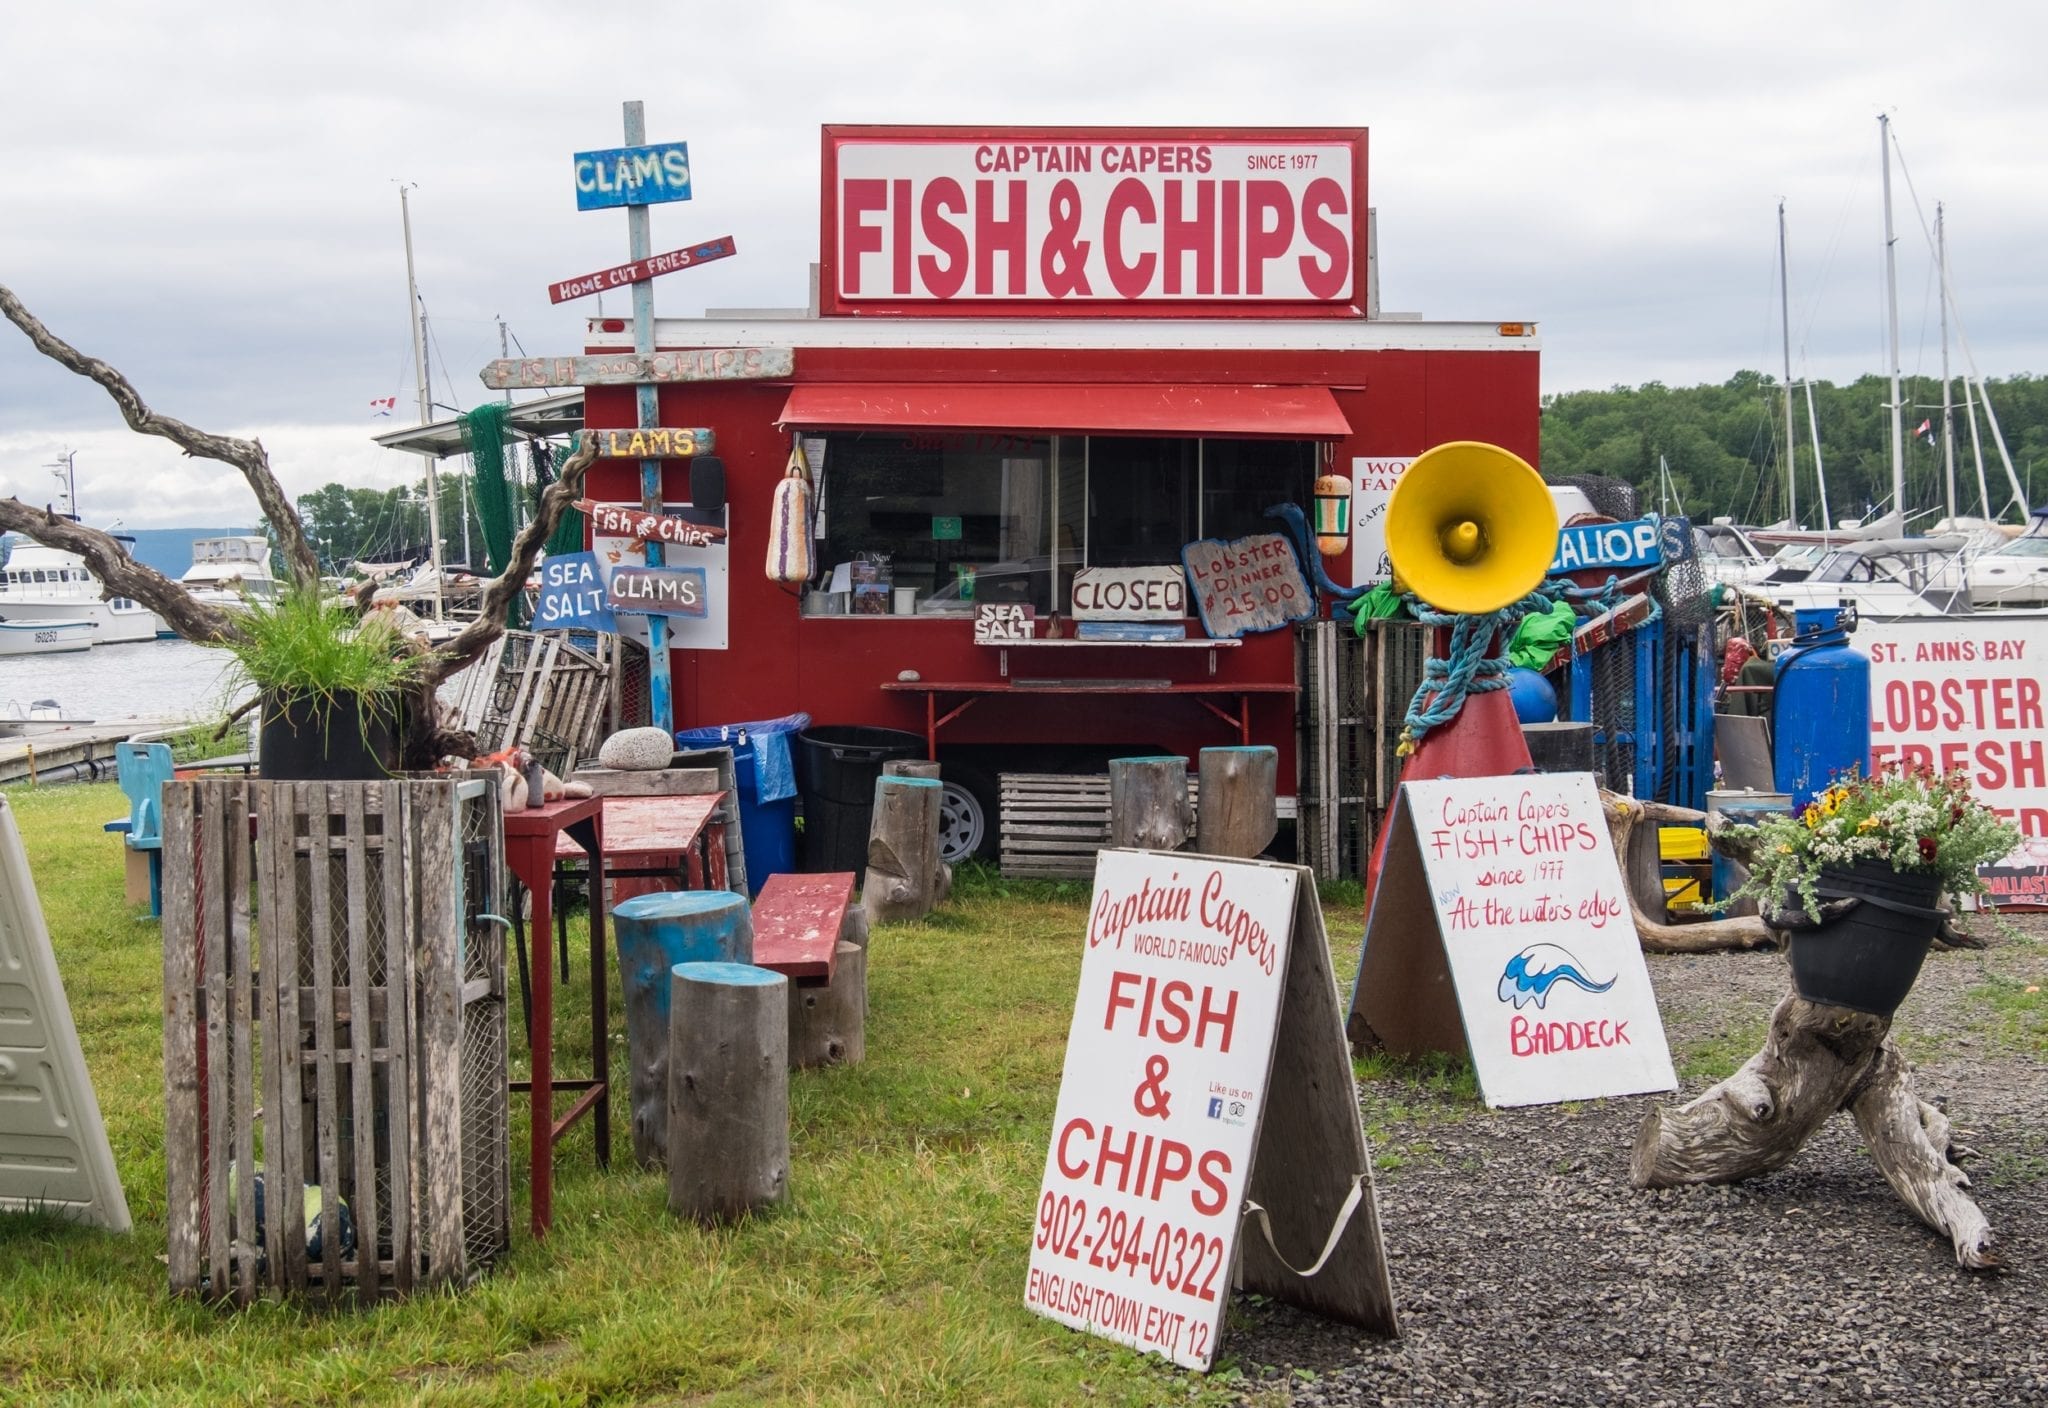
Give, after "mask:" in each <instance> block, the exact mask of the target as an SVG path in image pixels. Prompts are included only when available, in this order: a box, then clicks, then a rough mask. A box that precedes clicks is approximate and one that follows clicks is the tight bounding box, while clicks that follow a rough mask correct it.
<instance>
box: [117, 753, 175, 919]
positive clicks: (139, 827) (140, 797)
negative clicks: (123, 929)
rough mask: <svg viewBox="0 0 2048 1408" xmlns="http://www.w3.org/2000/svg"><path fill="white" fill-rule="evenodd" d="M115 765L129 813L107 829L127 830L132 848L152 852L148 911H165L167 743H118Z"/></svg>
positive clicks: (169, 770)
mask: <svg viewBox="0 0 2048 1408" xmlns="http://www.w3.org/2000/svg"><path fill="white" fill-rule="evenodd" d="M114 767H115V772H116V775H117V776H118V777H119V778H120V780H121V791H122V793H123V794H124V795H125V796H126V797H127V798H128V815H127V817H126V818H124V819H120V820H116V821H110V822H108V823H107V824H106V827H105V829H106V830H108V831H113V832H122V833H125V834H124V836H123V840H124V841H126V843H127V846H128V849H129V850H131V851H146V852H148V854H149V913H150V917H151V918H156V919H161V918H162V917H163V912H164V784H165V783H166V782H169V781H170V780H171V778H172V776H173V774H174V772H175V769H174V766H173V764H172V762H171V745H170V744H168V743H116V744H115V745H114Z"/></svg>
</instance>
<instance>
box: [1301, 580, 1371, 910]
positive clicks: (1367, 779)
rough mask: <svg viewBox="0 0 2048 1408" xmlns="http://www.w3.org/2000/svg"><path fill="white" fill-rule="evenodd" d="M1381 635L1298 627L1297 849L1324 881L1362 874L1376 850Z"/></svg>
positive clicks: (1325, 624) (1328, 624)
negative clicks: (1375, 666) (1376, 669)
mask: <svg viewBox="0 0 2048 1408" xmlns="http://www.w3.org/2000/svg"><path fill="white" fill-rule="evenodd" d="M1381 640H1382V635H1381V633H1380V632H1379V631H1378V630H1375V631H1374V632H1373V633H1372V634H1371V635H1369V636H1360V635H1359V634H1358V633H1357V631H1356V630H1355V629H1353V628H1352V627H1351V625H1350V624H1349V623H1348V622H1343V621H1305V622H1302V623H1301V624H1300V625H1298V626H1297V627H1296V628H1295V679H1296V682H1297V683H1298V684H1299V685H1300V687H1301V693H1300V694H1299V695H1298V696H1297V699H1298V701H1299V702H1298V705H1297V713H1296V721H1295V722H1296V727H1295V739H1296V766H1295V778H1296V782H1295V792H1296V800H1297V804H1298V805H1297V812H1296V819H1295V837H1296V846H1297V852H1298V854H1299V856H1300V859H1301V861H1302V863H1303V864H1305V865H1307V866H1309V867H1310V868H1311V869H1312V870H1314V871H1315V872H1316V874H1317V875H1319V876H1321V877H1322V878H1324V879H1363V878H1364V875H1365V863H1366V858H1367V856H1368V854H1369V852H1370V850H1371V842H1372V832H1373V827H1372V812H1373V809H1374V803H1375V797H1374V790H1375V789H1374V783H1375V777H1374V774H1375V772H1376V770H1377V757H1376V750H1375V741H1376V738H1377V734H1378V728H1379V722H1380V721H1379V719H1378V717H1377V715H1376V714H1375V712H1374V709H1373V698H1374V691H1373V670H1372V661H1373V656H1374V651H1375V647H1376V646H1378V645H1379V643H1380V642H1381Z"/></svg>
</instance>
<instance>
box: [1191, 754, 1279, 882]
mask: <svg viewBox="0 0 2048 1408" xmlns="http://www.w3.org/2000/svg"><path fill="white" fill-rule="evenodd" d="M1197 765H1198V766H1199V767H1200V768H1201V777H1202V787H1201V793H1200V800H1199V801H1198V803H1197V804H1196V807H1195V849H1196V850H1198V851H1200V852H1201V853H1202V854H1203V855H1205V856H1255V855H1258V854H1259V853H1260V852H1261V851H1263V850H1265V849H1266V847H1267V846H1268V845H1269V844H1271V842H1272V840H1273V837H1274V836H1275V835H1276V834H1277V833H1278V832H1279V830H1280V812H1279V798H1278V791H1279V779H1280V752H1279V750H1278V749H1277V748H1272V747H1269V746H1265V745H1254V746H1250V747H1236V748H1204V749H1203V750H1202V751H1201V754H1200V755H1199V762H1198V764H1197Z"/></svg>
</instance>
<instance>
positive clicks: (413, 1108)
mask: <svg viewBox="0 0 2048 1408" xmlns="http://www.w3.org/2000/svg"><path fill="white" fill-rule="evenodd" d="M492 794H493V796H495V795H496V789H495V788H493V789H492ZM392 801H393V803H395V805H387V806H386V807H385V809H384V811H383V812H382V820H383V830H384V840H385V841H386V842H388V843H389V849H388V850H387V853H386V856H385V861H384V873H383V882H384V883H383V887H382V893H381V895H380V896H379V900H378V902H379V903H381V904H382V905H383V906H384V943H385V955H384V963H385V975H384V987H385V993H386V995H387V997H391V996H395V997H396V999H397V1000H396V1001H391V1002H388V1003H387V1005H386V1009H385V1011H384V1013H383V1015H382V1016H381V1017H379V1018H377V1020H378V1022H379V1025H380V1026H381V1027H382V1029H383V1032H384V1042H385V1046H386V1047H387V1049H388V1050H389V1052H390V1054H389V1056H388V1057H387V1059H386V1062H385V1067H384V1091H383V1093H384V1101H385V1110H386V1111H387V1113H386V1115H385V1124H386V1126H387V1127H388V1130H389V1135H388V1137H389V1139H390V1142H391V1207H390V1210H389V1211H388V1213H387V1214H386V1217H385V1221H386V1222H387V1223H388V1224H389V1225H390V1228H391V1283H392V1289H393V1290H394V1291H395V1292H396V1293H397V1294H399V1295H409V1294H411V1292H412V1288H413V1278H414V1274H415V1271H416V1268H417V1264H418V1260H419V1241H418V1236H417V1233H416V1230H415V1228H414V1224H413V1209H414V1208H415V1207H417V1206H418V1205H419V1203H418V1197H419V1188H418V1181H419V1178H420V1169H419V1167H418V1164H417V1161H416V1160H415V1159H414V1158H413V1156H412V1152H413V1149H414V1147H415V1145H416V1140H415V1138H414V1121H415V1120H417V1119H418V1117H419V1113H418V1112H419V1101H418V1099H417V1098H416V1092H415V1090H414V1088H413V1083H412V1060H411V1053H412V1050H413V1015H414V1014H413V1001H414V999H413V946H412V921H411V916H412V912H413V910H412V884H411V877H412V867H411V866H410V865H409V864H407V863H405V861H404V860H398V861H396V862H394V860H393V858H392V856H391V854H390V851H391V850H395V851H396V852H397V853H398V854H399V855H400V856H404V855H405V854H406V847H405V813H406V810H407V807H406V802H405V799H404V798H403V797H402V796H401V797H394V798H393V799H392ZM375 1003H376V998H375V997H374V996H373V997H372V998H371V1004H372V1015H373V1016H375Z"/></svg>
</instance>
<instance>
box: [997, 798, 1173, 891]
mask: <svg viewBox="0 0 2048 1408" xmlns="http://www.w3.org/2000/svg"><path fill="white" fill-rule="evenodd" d="M999 788H1000V793H1001V808H1000V810H1001V817H1002V828H1003V830H1002V846H1003V849H1002V861H1001V869H1002V873H1003V874H1004V875H1008V876H1012V877H1018V878H1023V877H1037V878H1041V879H1048V880H1072V879H1084V880H1085V879H1087V878H1088V877H1090V876H1092V875H1094V874H1095V853H1096V852H1097V851H1099V850H1101V849H1102V848H1103V847H1104V846H1107V845H1108V844H1109V774H1107V773H1036V772H1006V773H1003V774H1002V775H1001V778H1000V779H999ZM1200 796H1201V787H1200V784H1199V780H1198V779H1197V778H1196V776H1195V775H1194V774H1193V773H1190V774H1188V802H1189V807H1190V815H1192V814H1193V807H1194V804H1195V803H1196V802H1197V800H1198V799H1199V798H1200ZM1192 834H1193V833H1192V832H1191V833H1190V835H1192Z"/></svg>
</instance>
